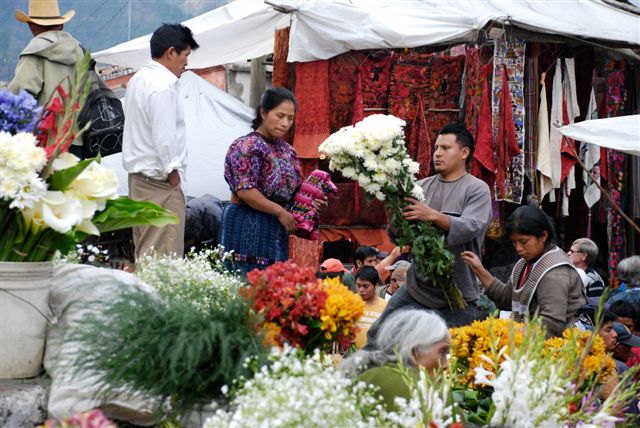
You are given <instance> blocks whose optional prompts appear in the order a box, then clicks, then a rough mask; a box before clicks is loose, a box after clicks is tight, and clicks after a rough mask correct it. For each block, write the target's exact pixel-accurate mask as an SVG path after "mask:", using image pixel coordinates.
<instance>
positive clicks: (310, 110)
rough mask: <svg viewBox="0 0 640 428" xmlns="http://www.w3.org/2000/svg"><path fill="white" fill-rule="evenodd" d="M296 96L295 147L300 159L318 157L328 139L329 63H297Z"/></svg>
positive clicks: (324, 61)
mask: <svg viewBox="0 0 640 428" xmlns="http://www.w3.org/2000/svg"><path fill="white" fill-rule="evenodd" d="M295 95H296V98H297V99H298V111H297V113H296V119H295V130H294V136H293V147H294V148H295V149H296V152H297V153H298V157H299V158H317V157H318V156H319V155H318V146H320V144H322V142H323V141H324V140H325V139H326V138H327V137H328V136H329V61H326V60H323V61H312V62H297V63H296V90H295Z"/></svg>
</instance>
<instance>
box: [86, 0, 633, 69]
mask: <svg viewBox="0 0 640 428" xmlns="http://www.w3.org/2000/svg"><path fill="white" fill-rule="evenodd" d="M267 1H268V3H269V4H266V3H264V2H262V1H260V0H235V1H233V2H230V3H229V4H227V5H226V6H223V7H221V8H218V9H214V10H212V11H210V12H207V13H205V14H203V15H200V16H197V17H195V18H193V19H190V20H188V21H185V22H184V24H185V25H187V26H188V27H189V28H191V29H192V30H193V32H194V34H195V38H196V41H197V42H198V43H199V44H200V49H198V50H196V51H195V52H194V53H193V54H192V55H191V56H190V58H189V67H192V68H204V67H211V66H214V65H220V64H228V63H232V62H237V61H244V60H248V59H251V58H257V57H260V56H262V55H266V54H269V53H272V52H273V38H274V36H273V35H274V30H275V29H277V28H282V27H286V26H288V25H289V22H290V20H291V34H290V37H289V40H290V42H289V57H288V61H289V62H295V61H301V62H306V61H314V60H318V59H327V58H331V57H334V56H336V55H339V54H341V53H343V52H347V51H349V50H352V49H353V50H358V49H386V48H404V47H406V48H412V47H418V46H425V45H431V44H437V43H453V42H467V41H473V40H475V37H476V35H477V33H478V32H479V31H481V30H482V29H484V28H485V27H486V26H487V24H489V23H491V22H493V23H497V24H498V25H505V26H507V25H510V26H516V27H519V28H522V29H525V30H530V31H533V32H538V33H547V34H554V35H563V36H567V37H572V38H579V39H583V38H584V39H592V40H596V41H608V42H616V43H624V44H629V45H637V46H640V15H636V14H633V13H631V12H627V11H625V10H622V9H619V8H616V7H615V6H611V5H609V4H606V3H604V2H602V1H600V0H567V1H554V2H551V1H540V0H519V1H504V0H461V1H457V0H456V1H454V0H449V1H447V0H267ZM289 14H290V15H289ZM150 38H151V35H146V36H143V37H140V38H137V39H134V40H131V41H129V42H126V43H122V44H120V45H117V46H114V47H112V48H110V49H107V50H103V51H100V52H97V53H95V54H94V58H95V59H96V61H99V62H102V63H107V64H117V65H124V66H128V67H132V68H140V67H142V66H143V65H144V64H145V63H146V62H147V61H148V60H149V39H150Z"/></svg>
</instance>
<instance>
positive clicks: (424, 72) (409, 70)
mask: <svg viewBox="0 0 640 428" xmlns="http://www.w3.org/2000/svg"><path fill="white" fill-rule="evenodd" d="M464 59H465V57H464V56H456V57H450V56H439V55H435V54H417V55H413V56H411V57H410V58H408V59H405V60H403V61H398V62H396V63H395V64H394V66H393V70H392V73H391V87H390V90H389V112H390V114H393V115H394V116H397V117H399V118H401V119H403V120H405V121H406V122H407V124H408V125H407V126H406V127H405V134H406V139H407V151H408V152H409V155H410V156H411V157H412V158H413V159H417V158H418V154H419V151H420V150H422V148H423V147H424V145H426V144H431V143H435V141H436V138H437V136H438V132H439V131H440V129H441V128H442V127H443V126H445V125H447V124H449V123H453V122H457V120H458V114H459V108H458V102H459V99H460V94H461V91H462V82H461V79H462V73H463V69H464ZM419 97H422V102H423V104H422V105H423V108H424V113H425V118H426V120H425V122H424V123H423V125H425V126H426V127H427V132H426V133H421V132H411V127H412V125H413V123H414V122H415V119H416V114H417V110H418V99H419ZM426 136H428V137H429V138H428V139H427V138H426ZM416 138H417V139H416ZM430 161H431V160H430V159H429V162H430Z"/></svg>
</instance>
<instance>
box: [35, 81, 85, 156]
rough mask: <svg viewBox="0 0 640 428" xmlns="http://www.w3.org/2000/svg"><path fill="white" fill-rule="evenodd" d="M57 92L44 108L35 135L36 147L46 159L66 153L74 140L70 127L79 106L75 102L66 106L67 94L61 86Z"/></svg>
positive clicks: (74, 136)
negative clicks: (43, 152) (40, 149)
mask: <svg viewBox="0 0 640 428" xmlns="http://www.w3.org/2000/svg"><path fill="white" fill-rule="evenodd" d="M57 92H58V95H56V96H54V97H53V98H52V99H51V101H50V102H49V103H48V104H47V105H46V107H45V108H44V111H43V113H42V120H41V122H40V124H39V126H38V127H37V131H36V133H35V134H36V139H37V140H38V145H39V146H40V147H42V148H43V149H45V151H46V152H47V159H51V158H55V157H56V156H57V155H58V153H62V152H66V151H67V150H68V149H69V145H70V144H71V143H72V142H73V140H74V139H75V138H76V133H75V130H74V129H72V126H73V123H74V118H75V116H76V115H77V113H76V112H77V111H78V110H79V109H80V105H79V103H78V102H77V101H76V102H74V103H73V104H72V105H67V104H68V103H69V94H67V93H66V92H65V91H64V89H63V88H62V85H60V86H58V88H57Z"/></svg>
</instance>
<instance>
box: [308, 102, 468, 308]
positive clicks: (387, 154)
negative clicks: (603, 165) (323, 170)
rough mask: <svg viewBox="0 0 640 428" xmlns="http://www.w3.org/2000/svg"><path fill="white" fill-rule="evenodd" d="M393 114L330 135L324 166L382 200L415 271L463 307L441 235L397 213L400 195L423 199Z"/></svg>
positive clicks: (453, 305)
mask: <svg viewBox="0 0 640 428" xmlns="http://www.w3.org/2000/svg"><path fill="white" fill-rule="evenodd" d="M404 125H405V122H404V121H403V120H401V119H398V118H397V117H395V116H391V115H383V114H376V115H372V116H368V117H366V118H365V119H364V120H362V121H361V122H358V123H357V124H356V125H354V126H347V127H344V128H342V129H340V130H339V131H337V132H335V133H333V134H332V135H331V136H329V138H327V139H326V140H325V141H324V142H323V143H322V144H321V145H320V147H319V151H320V152H321V153H322V154H323V155H324V156H328V157H329V168H330V169H331V170H332V171H340V173H341V174H342V175H343V176H345V177H347V178H350V179H352V180H355V181H357V182H358V184H359V185H360V186H361V187H362V188H364V189H365V191H366V192H367V193H368V194H369V195H371V196H373V197H375V198H376V199H379V200H381V201H385V203H386V204H387V205H388V207H389V209H390V211H391V219H390V221H391V225H392V228H393V231H394V232H395V233H396V235H397V242H398V244H400V245H411V254H412V255H413V264H414V265H415V267H416V271H417V273H418V275H419V276H420V277H422V278H425V279H428V280H430V281H431V283H432V284H433V286H434V287H441V288H442V289H443V290H444V295H445V297H446V299H447V300H448V302H449V306H450V307H451V308H463V307H464V306H465V302H464V299H463V298H462V294H461V293H460V290H459V289H458V287H457V285H456V284H455V282H454V281H453V265H454V257H453V255H452V254H451V252H449V250H448V249H447V246H446V243H445V239H444V233H443V232H442V231H441V230H440V229H438V228H436V227H435V226H433V225H431V224H430V223H427V222H410V221H408V220H406V219H405V218H404V217H403V216H402V209H403V208H404V207H405V206H406V205H407V204H408V202H407V201H405V199H404V198H406V197H411V198H415V199H418V200H423V199H424V195H423V193H422V188H421V187H420V186H418V185H417V184H416V178H415V176H416V174H417V173H418V170H419V164H418V163H417V162H414V161H413V160H412V159H411V158H410V157H409V154H408V153H407V149H406V147H405V141H404V130H403V127H404Z"/></svg>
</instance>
